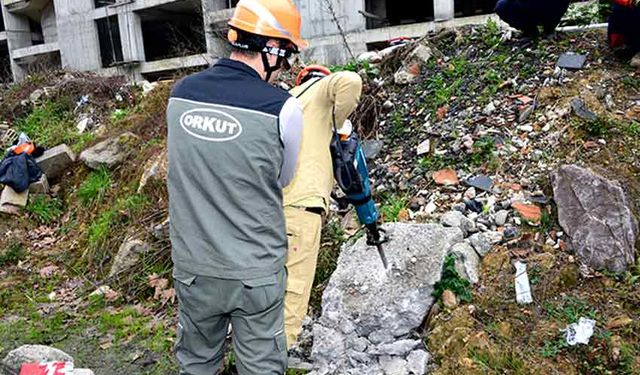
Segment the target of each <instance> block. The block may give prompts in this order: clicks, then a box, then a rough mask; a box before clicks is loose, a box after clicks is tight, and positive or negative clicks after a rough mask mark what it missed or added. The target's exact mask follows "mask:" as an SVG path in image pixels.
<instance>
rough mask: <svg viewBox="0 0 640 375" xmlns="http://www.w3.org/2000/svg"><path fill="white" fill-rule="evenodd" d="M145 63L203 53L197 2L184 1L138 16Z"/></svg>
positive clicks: (202, 37)
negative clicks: (140, 23)
mask: <svg viewBox="0 0 640 375" xmlns="http://www.w3.org/2000/svg"><path fill="white" fill-rule="evenodd" d="M138 15H139V16H140V20H141V22H142V38H143V42H144V53H145V58H146V60H147V61H158V60H164V59H170V58H174V57H183V56H190V55H197V54H202V53H206V51H207V42H206V38H205V32H204V22H203V19H202V7H201V5H200V2H199V1H192V0H185V1H179V2H175V3H171V4H167V5H164V6H158V7H154V8H150V9H145V10H142V11H140V12H138Z"/></svg>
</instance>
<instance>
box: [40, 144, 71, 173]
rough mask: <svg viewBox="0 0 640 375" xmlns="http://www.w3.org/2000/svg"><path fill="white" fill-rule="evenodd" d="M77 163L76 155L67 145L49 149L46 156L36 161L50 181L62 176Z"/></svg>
mask: <svg viewBox="0 0 640 375" xmlns="http://www.w3.org/2000/svg"><path fill="white" fill-rule="evenodd" d="M75 161H76V155H75V154H74V153H73V151H71V149H70V148H69V146H67V145H65V144H62V145H58V146H56V147H54V148H50V149H48V150H47V151H45V153H44V155H42V156H41V157H39V158H38V159H36V162H37V163H38V165H39V166H40V169H42V172H44V174H46V175H47V177H48V178H49V179H56V178H59V177H60V176H62V174H63V173H64V172H65V171H66V170H68V169H69V168H70V167H71V166H72V165H73V163H75Z"/></svg>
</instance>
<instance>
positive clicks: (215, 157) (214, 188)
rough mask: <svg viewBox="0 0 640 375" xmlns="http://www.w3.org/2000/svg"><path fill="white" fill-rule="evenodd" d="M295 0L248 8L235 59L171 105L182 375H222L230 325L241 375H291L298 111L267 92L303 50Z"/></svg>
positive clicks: (236, 32)
mask: <svg viewBox="0 0 640 375" xmlns="http://www.w3.org/2000/svg"><path fill="white" fill-rule="evenodd" d="M300 22H301V21H300V15H299V13H298V11H297V9H296V8H295V6H294V5H293V3H292V2H291V1H290V0H241V1H240V2H239V3H238V5H237V7H236V10H235V13H234V16H233V18H232V19H231V21H230V22H229V26H230V31H229V35H228V39H229V42H230V43H231V45H232V46H233V47H234V51H233V52H232V54H231V57H230V59H221V60H220V61H218V62H217V63H216V64H215V65H214V66H212V67H211V68H209V69H208V70H206V71H203V72H200V73H197V74H193V75H191V76H188V77H186V78H184V79H183V80H181V81H180V82H178V83H177V84H176V85H175V87H174V89H173V91H172V93H171V99H170V101H169V106H168V109H167V123H168V129H169V134H168V149H169V176H168V189H169V208H170V219H171V220H170V231H171V232H170V233H171V244H172V259H173V263H174V271H173V276H174V286H175V289H176V293H177V296H178V302H179V311H178V319H179V323H178V338H177V342H176V358H177V360H178V364H179V366H180V374H183V375H205V374H206V375H211V374H215V373H217V371H219V369H220V367H221V365H222V361H223V357H224V353H225V348H224V343H225V337H226V335H227V332H228V329H229V325H230V324H231V326H232V327H233V345H234V350H235V354H236V366H237V369H238V371H239V373H240V374H242V375H245V374H246V375H249V374H252V375H267V374H273V375H277V374H284V372H285V370H286V367H287V346H286V339H285V335H284V307H283V299H284V291H285V285H286V270H285V259H286V252H287V235H286V231H285V219H284V213H283V202H282V187H283V186H286V185H287V184H288V183H289V182H290V181H291V179H292V178H293V173H294V171H295V166H296V162H297V154H298V149H299V144H300V139H301V133H302V110H301V109H300V107H299V105H298V102H297V101H296V99H294V98H292V97H291V96H290V95H289V94H288V93H287V92H286V91H284V90H281V89H279V88H276V87H274V86H272V85H270V84H269V83H268V82H269V81H273V80H274V78H276V77H277V74H278V73H279V71H280V70H282V69H283V68H288V67H290V65H289V63H288V61H287V59H288V58H290V57H291V56H292V55H293V54H294V53H297V52H298V51H299V50H300V49H301V48H304V47H306V46H307V43H306V42H305V41H304V40H302V39H300Z"/></svg>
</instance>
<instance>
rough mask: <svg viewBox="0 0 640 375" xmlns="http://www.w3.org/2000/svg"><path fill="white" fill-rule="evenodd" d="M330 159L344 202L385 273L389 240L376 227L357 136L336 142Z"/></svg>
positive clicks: (374, 207) (373, 205)
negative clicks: (376, 250)
mask: <svg viewBox="0 0 640 375" xmlns="http://www.w3.org/2000/svg"><path fill="white" fill-rule="evenodd" d="M338 142H339V147H338V146H337V143H338ZM332 156H333V159H334V174H335V177H336V181H337V182H338V185H339V186H340V188H341V189H342V191H343V192H344V194H345V198H344V200H345V201H346V202H347V203H350V204H352V205H353V206H354V207H355V209H356V213H357V215H358V220H359V221H360V223H361V224H363V225H364V226H365V228H366V230H367V244H368V245H369V246H375V247H376V248H377V249H378V254H379V255H380V259H381V260H382V264H383V265H384V268H385V269H387V268H388V263H387V257H386V256H385V252H384V249H383V248H382V244H384V243H385V242H387V241H388V237H387V235H386V233H385V232H384V230H382V229H381V228H379V227H378V218H379V216H380V215H379V213H378V209H377V208H376V205H375V202H374V201H373V196H372V194H371V184H370V182H369V169H368V168H367V160H366V157H365V154H364V151H363V150H362V147H361V145H360V142H359V139H358V136H357V134H356V133H355V132H353V133H351V134H350V135H349V136H348V137H347V138H346V139H340V140H337V139H336V140H335V141H334V142H333V144H332Z"/></svg>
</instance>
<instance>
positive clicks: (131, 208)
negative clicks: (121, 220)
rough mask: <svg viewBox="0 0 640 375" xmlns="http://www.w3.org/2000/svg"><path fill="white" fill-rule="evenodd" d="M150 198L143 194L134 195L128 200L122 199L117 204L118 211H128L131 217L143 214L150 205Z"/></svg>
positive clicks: (127, 198)
mask: <svg viewBox="0 0 640 375" xmlns="http://www.w3.org/2000/svg"><path fill="white" fill-rule="evenodd" d="M149 203H150V202H149V198H147V196H146V195H143V194H133V195H130V196H128V197H126V198H120V199H118V201H117V202H116V209H117V210H118V211H125V210H126V211H127V212H129V213H130V214H131V215H136V214H139V213H140V212H142V211H143V210H144V209H145V208H146V207H147V206H148V205H149Z"/></svg>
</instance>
